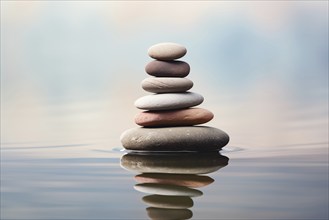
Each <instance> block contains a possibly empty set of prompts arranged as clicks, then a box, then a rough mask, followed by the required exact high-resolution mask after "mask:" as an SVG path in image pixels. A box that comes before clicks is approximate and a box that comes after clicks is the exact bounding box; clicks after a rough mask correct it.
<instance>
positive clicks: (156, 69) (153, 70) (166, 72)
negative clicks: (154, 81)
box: [145, 60, 190, 77]
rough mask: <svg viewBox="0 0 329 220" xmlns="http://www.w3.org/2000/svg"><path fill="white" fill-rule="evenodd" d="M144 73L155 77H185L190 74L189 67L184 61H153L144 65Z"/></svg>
mask: <svg viewBox="0 0 329 220" xmlns="http://www.w3.org/2000/svg"><path fill="white" fill-rule="evenodd" d="M145 71H146V72H147V73H148V74H149V75H151V76H157V77H159V76H160V77H185V76H187V75H188V74H189V73H190V65H188V63H186V62H184V61H160V60H153V61H151V62H150V63H148V64H147V65H146V67H145Z"/></svg>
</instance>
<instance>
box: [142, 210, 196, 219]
mask: <svg viewBox="0 0 329 220" xmlns="http://www.w3.org/2000/svg"><path fill="white" fill-rule="evenodd" d="M146 212H147V215H148V216H149V217H150V219H153V220H168V219H172V220H173V219H190V218H192V216H193V213H192V211H191V210H189V209H165V208H155V207H148V208H146Z"/></svg>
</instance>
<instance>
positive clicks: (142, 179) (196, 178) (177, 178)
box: [135, 173, 214, 188]
mask: <svg viewBox="0 0 329 220" xmlns="http://www.w3.org/2000/svg"><path fill="white" fill-rule="evenodd" d="M135 180H136V181H137V182H139V183H160V184H170V185H176V186H186V187H192V188H198V187H204V186H207V185H209V184H211V183H213V182H214V179H213V178H211V177H209V176H203V175H202V176H201V175H195V174H170V173H142V174H139V175H136V176H135Z"/></svg>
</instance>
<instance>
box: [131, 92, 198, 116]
mask: <svg viewBox="0 0 329 220" xmlns="http://www.w3.org/2000/svg"><path fill="white" fill-rule="evenodd" d="M202 102H203V96H202V95H200V94H198V93H194V92H183V93H161V94H153V95H146V96H143V97H141V98H139V99H137V100H136V101H135V106H136V107H137V108H139V109H144V110H154V111H158V110H174V109H183V108H189V107H193V106H197V105H200V104H201V103H202Z"/></svg>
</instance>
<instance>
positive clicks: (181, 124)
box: [121, 43, 229, 151]
mask: <svg viewBox="0 0 329 220" xmlns="http://www.w3.org/2000/svg"><path fill="white" fill-rule="evenodd" d="M148 54H149V56H150V57H152V58H154V59H156V60H154V61H151V62H150V63H149V64H147V66H146V68H145V70H146V72H147V73H148V74H149V75H151V76H152V77H149V78H146V79H144V80H143V81H142V87H143V89H144V90H146V91H148V92H152V93H156V94H152V95H147V96H144V97H141V98H139V99H138V100H136V102H135V106H136V107H137V108H139V109H143V110H147V111H144V112H141V113H140V114H138V115H137V116H136V117H135V122H136V124H138V125H140V126H144V127H143V128H133V129H129V130H127V131H125V132H124V133H123V134H122V136H121V142H122V144H123V146H124V147H125V148H126V149H128V150H144V151H214V150H220V149H221V148H222V147H224V146H225V145H226V144H227V143H228V141H229V137H228V135H227V134H226V133H225V132H223V131H221V130H219V129H217V128H213V127H205V126H194V125H198V124H204V123H206V122H208V121H210V120H211V119H212V118H213V114H212V113H211V112H210V111H208V110H206V109H202V108H192V107H195V106H197V105H199V104H201V103H202V102H203V97H202V96H201V95H199V94H197V93H193V92H187V91H188V90H189V89H191V88H192V86H193V82H192V81H191V80H189V79H187V78H184V77H186V76H187V75H188V74H189V72H190V66H189V64H187V63H186V62H183V61H177V60H176V59H179V58H181V57H183V56H184V55H185V54H186V48H185V47H183V46H181V45H179V44H175V43H160V44H156V45H154V46H152V47H151V48H150V49H149V50H148Z"/></svg>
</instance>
